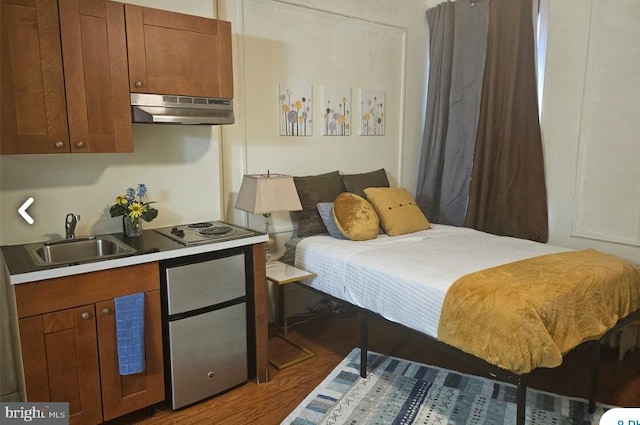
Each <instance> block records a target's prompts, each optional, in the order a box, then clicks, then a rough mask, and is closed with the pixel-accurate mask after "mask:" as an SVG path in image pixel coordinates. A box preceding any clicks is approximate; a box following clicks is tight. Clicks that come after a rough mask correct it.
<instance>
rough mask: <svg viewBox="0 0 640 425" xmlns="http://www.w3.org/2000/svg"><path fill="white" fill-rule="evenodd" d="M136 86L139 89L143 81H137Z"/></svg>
mask: <svg viewBox="0 0 640 425" xmlns="http://www.w3.org/2000/svg"><path fill="white" fill-rule="evenodd" d="M134 86H136V88H138V89H139V88H140V87H142V81H136V82H135V84H134Z"/></svg>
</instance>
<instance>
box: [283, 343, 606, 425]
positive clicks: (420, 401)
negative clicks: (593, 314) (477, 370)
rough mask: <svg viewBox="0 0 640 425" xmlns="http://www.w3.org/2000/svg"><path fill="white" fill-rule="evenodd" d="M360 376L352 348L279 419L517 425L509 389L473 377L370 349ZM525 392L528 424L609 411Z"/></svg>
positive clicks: (589, 418) (305, 424) (591, 420)
mask: <svg viewBox="0 0 640 425" xmlns="http://www.w3.org/2000/svg"><path fill="white" fill-rule="evenodd" d="M368 359H369V360H368V364H369V369H370V370H369V375H368V376H367V378H366V379H362V378H360V374H359V368H360V350H359V349H358V348H356V349H354V350H353V351H352V352H351V353H350V354H349V355H348V356H347V357H346V358H345V359H344V360H343V361H342V362H341V363H340V364H339V365H338V366H337V367H336V368H335V369H334V370H333V371H332V372H331V374H329V376H327V378H325V380H324V381H322V383H321V384H320V385H319V386H318V387H316V389H315V390H313V391H312V392H311V394H309V395H308V396H307V397H306V398H305V399H304V400H303V401H302V403H300V405H299V406H298V407H297V408H296V409H295V410H294V411H293V412H292V413H291V414H290V415H289V416H288V417H287V418H286V419H285V420H284V421H283V422H282V424H293V425H317V424H326V425H339V424H348V425H360V424H380V425H383V424H398V425H400V424H415V425H418V424H419V425H429V424H446V425H454V424H455V425H462V424H465V425H489V424H491V425H497V424H500V425H512V424H515V423H516V387H515V386H513V385H510V384H505V383H502V382H497V381H492V380H489V379H485V378H480V377H477V376H472V375H466V374H462V373H459V372H454V371H451V370H447V369H441V368H437V367H434V366H428V365H424V364H421V363H415V362H411V361H408V360H403V359H398V358H395V357H389V356H383V355H381V354H378V353H374V352H369V357H368ZM587 404H588V403H587V401H586V400H583V399H577V398H569V397H563V396H559V395H557V394H551V393H546V392H541V391H536V390H533V389H531V388H529V389H527V408H526V424H527V425H550V424H554V425H555V424H558V425H560V424H572V425H578V424H580V425H588V424H593V425H597V424H598V423H599V421H600V417H601V416H602V414H604V412H605V411H606V410H608V409H610V408H612V407H613V406H607V405H603V404H597V407H596V412H595V413H594V414H590V413H589V412H588V410H587Z"/></svg>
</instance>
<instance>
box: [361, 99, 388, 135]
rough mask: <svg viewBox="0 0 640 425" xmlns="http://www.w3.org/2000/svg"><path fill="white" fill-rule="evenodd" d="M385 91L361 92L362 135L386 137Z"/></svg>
mask: <svg viewBox="0 0 640 425" xmlns="http://www.w3.org/2000/svg"><path fill="white" fill-rule="evenodd" d="M385 112H386V104H385V91H384V90H365V89H361V90H360V117H359V121H360V133H359V134H360V135H361V136H384V127H385V125H386V116H385V115H386V113H385Z"/></svg>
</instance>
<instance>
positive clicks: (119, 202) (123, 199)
mask: <svg viewBox="0 0 640 425" xmlns="http://www.w3.org/2000/svg"><path fill="white" fill-rule="evenodd" d="M127 202H128V201H127V198H126V197H125V196H124V195H119V196H118V197H117V198H116V205H127Z"/></svg>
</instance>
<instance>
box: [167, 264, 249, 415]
mask: <svg viewBox="0 0 640 425" xmlns="http://www.w3.org/2000/svg"><path fill="white" fill-rule="evenodd" d="M161 267H162V288H163V294H162V295H163V297H162V298H163V304H164V305H163V317H164V320H165V321H164V326H163V327H164V330H165V332H164V336H165V342H164V343H165V366H166V367H165V369H166V372H167V373H165V379H166V380H167V395H168V397H170V399H171V400H170V401H171V407H172V408H173V409H179V408H182V407H185V406H188V405H191V404H194V403H196V402H198V401H201V400H203V399H206V398H209V397H211V396H213V395H215V394H217V393H219V392H222V391H225V390H227V389H229V388H232V387H234V386H237V385H239V384H242V383H244V382H246V381H247V379H248V371H247V314H246V270H245V256H244V253H243V252H242V251H233V252H231V253H229V252H224V251H223V252H222V253H215V252H214V253H211V254H208V255H204V256H203V255H198V256H192V257H184V258H181V259H175V260H170V261H167V262H161Z"/></svg>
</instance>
